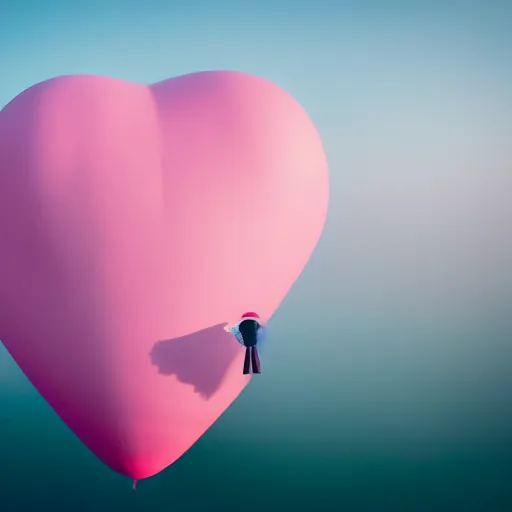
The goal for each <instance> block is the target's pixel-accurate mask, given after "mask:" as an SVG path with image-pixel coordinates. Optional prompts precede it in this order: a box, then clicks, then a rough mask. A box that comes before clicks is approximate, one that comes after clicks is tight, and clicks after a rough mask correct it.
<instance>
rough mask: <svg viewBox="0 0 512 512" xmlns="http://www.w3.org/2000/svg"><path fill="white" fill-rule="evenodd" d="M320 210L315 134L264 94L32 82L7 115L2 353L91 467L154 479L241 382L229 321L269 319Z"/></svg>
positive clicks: (290, 108) (225, 79) (318, 226)
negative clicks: (94, 463) (247, 316)
mask: <svg viewBox="0 0 512 512" xmlns="http://www.w3.org/2000/svg"><path fill="white" fill-rule="evenodd" d="M327 202H328V173H327V164H326V159H325V155H324V151H323V149H322V144H321V141H320V138H319V136H318V134H317V132H316V130H315V128H314V126H313V124H312V122H311V121H310V119H309V118H308V116H307V114H306V113H305V112H304V110H303V109H302V108H301V107H300V106H299V104H298V103H297V102H296V101H295V100H294V99H293V98H291V97H290V96H289V95H288V94H287V93H286V92H285V91H283V90H282V89H280V88H279V87H277V86H276V85H274V84H272V83H270V82H268V81H266V80H263V79H261V78H257V77H254V76H251V75H247V74H242V73H235V72H203V73H194V74H190V75H185V76H181V77H178V78H173V79H170V80H166V81H164V82H160V83H157V84H154V85H151V86H145V85H138V84H134V83H128V82H125V81H122V80H117V79H112V78H106V77H99V76H65V77H58V78H54V79H51V80H48V81H45V82H42V83H39V84H37V85H35V86H33V87H31V88H29V89H27V90H26V91H24V92H23V93H21V94H20V95H19V96H17V97H16V98H15V99H14V100H12V102H11V103H9V104H8V105H7V106H6V107H5V108H4V109H3V110H2V111H1V112H0V339H1V340H2V341H3V343H4V345H5V346H6V347H7V349H8V351H9V352H10V354H11V355H12V356H13V358H14V359H15V360H16V362H17V363H18V365H19V366H20V367H21V369H22V370H23V372H24V373H25V374H26V375H27V377H28V378H29V379H30V381H31V382H32V383H33V385H34V386H35V387H36V388H37V390H38V391H39V392H40V393H41V394H42V396H43V397H44V398H45V399H46V400H47V401H48V403H49V404H50V405H51V406H52V407H53V409H54V410H55V411H56V412H57V414H58V415H59V416H60V417H61V418H62V420H63V421H64V422H65V423H66V424H67V425H68V426H69V427H70V428H71V429H72V430H73V431H74V432H75V434H76V435H77V436H78V437H79V438H80V439H81V440H82V442H83V443H84V444H85V445H86V446H88V447H89V448H90V449H91V450H92V451H93V452H94V453H95V454H96V455H97V456H98V457H99V458H100V459H101V460H102V461H103V462H105V463H106V464H107V465H108V466H110V467H111V468H112V469H114V470H116V471H118V472H120V473H122V474H125V475H128V476H131V477H132V478H135V479H140V478H146V477H149V476H152V475H154V474H156V473H158V472H159V471H161V470H162V469H163V468H165V467H166V466H168V465H169V464H171V463H173V462H174V461H175V460H176V459H177V458H179V457H180V456H181V455H182V454H183V453H184V452H185V451H186V450H187V449H188V448H189V447H190V446H191V445H192V444H193V443H194V442H195V441H196V440H197V439H198V438H199V437H200V436H201V435H202V434H203V433H204V432H205V431H206V430H207V429H208V428H209V427H210V426H211V425H212V423H213V422H214V421H215V420H216V419H217V418H218V417H219V416H220V415H221V414H222V412H223V411H224V410H225V409H226V408H227V407H228V406H229V405H230V404H231V403H232V402H233V400H234V399H235V398H236V397H237V396H238V394H239V393H240V392H241V391H242V389H243V388H244V386H245V385H246V384H247V382H248V381H249V378H250V377H248V376H244V375H242V372H241V369H242V366H243V358H244V348H243V347H241V346H240V345H239V344H238V343H237V341H236V339H235V338H234V337H233V336H232V335H231V334H229V333H226V332H224V329H223V326H224V324H225V323H226V322H229V321H233V320H234V319H235V320H236V319H237V318H239V315H241V314H242V313H243V312H245V311H257V312H258V313H259V314H260V315H261V316H262V317H263V318H269V317H270V316H271V315H272V314H273V313H274V311H275V310H276V308H277V307H278V305H279V303H280V302H281V301H282V299H283V298H284V296H285V295H286V293H287V292H288V290H289V289H290V287H291V286H292V284H293V282H294V281H295V280H296V279H297V277H298V276H299V274H300V272H301V271H302V269H303V268H304V266H305V264H306V262H307V260H308V258H309V256H310V254H311V252H312V251H313V249H314V247H315V245H316V243H317V241H318V238H319V236H320V234H321V231H322V228H323V225H324V220H325V216H326V211H327ZM272 342H275V343H279V342H281V341H280V340H273V341H272ZM260 378H264V376H262V377H260Z"/></svg>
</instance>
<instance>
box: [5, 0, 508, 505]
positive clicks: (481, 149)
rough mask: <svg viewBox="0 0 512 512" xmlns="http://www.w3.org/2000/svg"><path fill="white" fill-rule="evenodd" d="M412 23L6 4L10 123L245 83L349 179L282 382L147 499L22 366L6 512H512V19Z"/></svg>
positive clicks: (458, 7)
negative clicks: (43, 86) (42, 85)
mask: <svg viewBox="0 0 512 512" xmlns="http://www.w3.org/2000/svg"><path fill="white" fill-rule="evenodd" d="M405 3H406V2H400V1H398V0H397V1H391V0H381V1H377V0H375V1H363V0H361V1H356V0H351V1H343V0H338V1H332V2H328V1H325V0H316V1H300V0H298V1H296V2H289V1H279V0H274V1H272V2H271V1H267V0H260V1H258V2H255V1H254V2H235V1H213V0H210V1H196V2H194V1H190V2H173V1H168V2H163V1H161V2H156V1H152V0H147V1H145V2H134V1H124V2H115V1H108V0H105V1H103V2H96V1H94V0H91V1H89V2H69V1H56V0H45V1H44V2H43V1H41V2H35V1H32V2H30V1H22V0H19V1H14V0H3V1H2V2H0V107H2V106H3V105H5V104H6V103H7V102H8V101H10V100H11V99H12V98H13V97H14V96H15V95H16V94H18V93H19V92H21V91H22V90H23V89H25V88H27V87H29V86H30V85H32V84H34V83H36V82H39V81H41V80H44V79H46V78H49V77H52V76H55V75H61V74H69V73H93V74H102V75H110V76H114V77H117V78H123V79H126V80H133V81H139V82H144V83H150V82H155V81H158V80H162V79H164V78H167V77H170V76H173V75H179V74H183V73H188V72H193V71H199V70H205V69H234V70H240V71H245V72H249V73H253V74H256V75H260V76H263V77H265V78H268V79H270V80H272V81H274V82H276V83H277V84H278V85H280V86H281V87H283V88H284V89H286V90H287V91H289V92H290V93H291V94H292V95H293V96H294V97H295V98H296V99H298V100H299V101H300V102H301V104H302V105H303V106H304V108H305V109H306V110H307V111H308V113H309V114H310V116H311V117H312V119H313V121H314V122H315V124H316V126H317V128H318V131H319V133H320V135H321V137H322V140H323V141H324V145H325V150H326V153H327V157H328V160H329V167H330V173H331V202H330V209H329V215H328V220H327V224H326V227H325V231H324V234H323V236H322V238H321V241H320V243H319V245H318V248H317V250H316V251H315V253H314V255H313V256H312V258H311V261H310V263H309V264H308V266H307V268H306V270H305V271H304V273H303V274H302V276H301V277H300V279H299V280H298V281H297V283H296V285H295V286H294V288H293V289H292V291H291V292H290V294H289V296H288V297H287V298H286V300H285V301H284V302H283V304H282V306H281V307H280V309H279V310H278V312H277V313H276V315H275V317H274V318H273V319H272V326H271V327H272V331H271V338H270V339H269V345H268V353H267V361H266V367H265V375H263V376H262V377H261V378H260V379H258V380H257V381H256V382H252V383H251V385H250V386H249V388H247V389H246V390H245V391H244V392H243V394H242V395H241V396H240V398H239V399H238V401H237V402H236V403H235V404H234V405H233V406H232V407H231V408H230V409H229V410H228V411H227V412H226V413H225V415H224V416H223V417H222V418H221V419H220V420H219V422H218V423H217V424H216V425H215V426H214V427H213V428H212V429H211V430H210V431H209V432H208V433H207V434H206V435H205V436H204V437H203V438H202V439H201V440H200V441H199V442H198V443H197V445H196V446H195V447H193V448H192V450H191V451H190V452H189V453H188V454H187V455H185V456H184V457H183V459H181V460H180V461H179V462H178V463H177V464H176V465H174V466H173V467H171V468H170V469H169V470H167V471H166V472H164V473H163V474H162V475H159V476H158V477H156V478H154V479H151V480H150V481H148V482H143V483H142V484H141V487H140V490H139V492H138V493H136V495H135V496H134V494H132V493H130V492H129V488H130V485H129V483H128V482H126V481H125V479H123V478H121V477H118V476H117V475H115V474H113V473H111V472H110V471H109V470H107V469H105V468H103V466H101V464H100V463H99V462H97V461H96V459H95V458H94V457H93V456H92V455H90V454H89V452H88V451H87V450H86V449H85V448H83V447H82V446H81V445H80V443H79V442H78V441H77V440H76V439H75V438H74V437H73V435H72V434H70V433H69V431H68V430H67V429H66V427H65V426H63V425H62V424H61V422H60V420H58V418H57V417H56V416H55V415H54V413H53V412H52V411H51V410H50V409H49V407H48V406H47V405H46V404H45V403H44V402H43V401H42V399H41V398H40V397H39V396H38V395H37V393H36V392H35V391H34V390H33V388H32V387H31V386H30V384H29V383H28V382H27V381H26V379H25V377H24V376H23V374H22V373H21V372H20V371H19V369H18V368H17V367H16V365H15V364H14V363H13V361H12V360H11V359H10V357H9V356H8V354H7V353H6V352H5V350H4V349H3V348H2V349H1V350H0V449H2V450H4V452H3V453H1V452H0V477H1V478H0V510H1V511H2V512H4V511H5V512H18V511H31V510H41V508H44V507H46V506H47V507H52V508H53V509H54V510H57V511H60V510H94V511H96V512H98V511H103V510H113V509H115V508H117V506H122V508H123V509H124V510H125V511H132V510H133V511H136V510H137V511H138V510H144V511H152V510H176V511H181V510H184V511H185V510H187V511H194V510H203V509H204V508H205V507H210V509H211V508H213V509H214V510H225V511H230V510H240V509H241V508H244V509H245V510H261V509H262V507H263V506H265V507H266V510H283V511H284V510H288V509H287V508H286V506H285V505H283V503H288V505H287V506H289V507H294V510H302V508H300V507H301V506H302V507H305V506H306V505H305V503H312V504H311V505H308V507H306V508H304V510H319V511H323V510H350V511H352V510H354V511H355V510H372V511H373V510H375V511H377V510H378V511H382V510H387V509H389V510H390V511H393V512H395V511H397V510H407V511H410V512H416V511H417V510H429V511H430V510H450V511H458V510H461V511H464V512H467V511H469V510H478V511H483V510H485V511H486V512H502V511H503V512H505V511H506V510H512V491H511V490H510V489H509V488H510V485H509V484H510V481H512V393H511V392H510V390H511V389H512V314H511V311H512V268H511V262H512V201H511V200H510V191H511V190H512V59H511V55H512V30H511V28H510V27H511V26H512V2H507V1H506V0H504V1H487V2H485V1H471V0H467V1H465V2H463V1H458V2H455V1H449V0H447V1H443V2H441V1H431V2H422V1H418V2H408V3H407V4H408V6H407V7H404V4H405ZM0 249H1V248H0ZM0 286H1V283H0ZM297 318H300V321H299V322H297V321H296V320H297ZM0 339H1V326H0ZM291 347H298V350H295V351H294V352H293V354H292V355H291V361H290V348H291ZM2 447H3V448H2ZM242 474H243V475H245V476H244V477H243V478H242V477H241V476H240V475H242ZM247 479H250V480H253V481H255V482H256V483H257V486H258V489H259V491H258V493H259V494H258V495H257V496H255V497H254V498H253V499H252V500H249V501H250V503H248V504H247V505H244V503H246V501H247V500H246V501H244V499H245V498H244V493H243V492H242V491H241V490H240V489H241V488H243V486H244V484H245V483H246V480H247ZM291 509H292V508H290V510H291Z"/></svg>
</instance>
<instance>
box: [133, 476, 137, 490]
mask: <svg viewBox="0 0 512 512" xmlns="http://www.w3.org/2000/svg"><path fill="white" fill-rule="evenodd" d="M132 489H133V490H134V491H136V490H137V480H135V478H134V479H133V485H132Z"/></svg>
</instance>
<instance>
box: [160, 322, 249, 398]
mask: <svg viewBox="0 0 512 512" xmlns="http://www.w3.org/2000/svg"><path fill="white" fill-rule="evenodd" d="M224 325H225V324H218V325H214V326H212V327H208V328H207V329H202V330H201V331H196V332H193V333H191V334H187V335H185V336H181V337H179V338H173V339H169V340H162V341H158V342H157V343H155V345H154V347H153V348H152V350H151V352H150V357H151V362H152V363H153V364H154V365H155V366H156V367H157V368H158V371H159V373H160V374H162V375H175V376H176V377H177V379H178V380H179V381H180V382H183V383H184V384H190V385H192V386H194V390H195V392H196V393H198V394H199V395H201V397H202V398H204V399H205V400H208V399H210V398H211V397H212V396H213V395H214V393H215V392H216V391H217V389H218V388H219V386H220V384H221V382H222V379H223V378H224V375H225V374H226V372H227V370H228V368H229V366H230V365H231V363H232V362H233V361H234V360H235V358H236V356H237V355H238V354H239V353H240V352H239V351H240V345H239V344H238V342H237V341H236V340H235V338H234V337H233V336H230V335H229V334H228V333H226V332H225V331H224Z"/></svg>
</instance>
